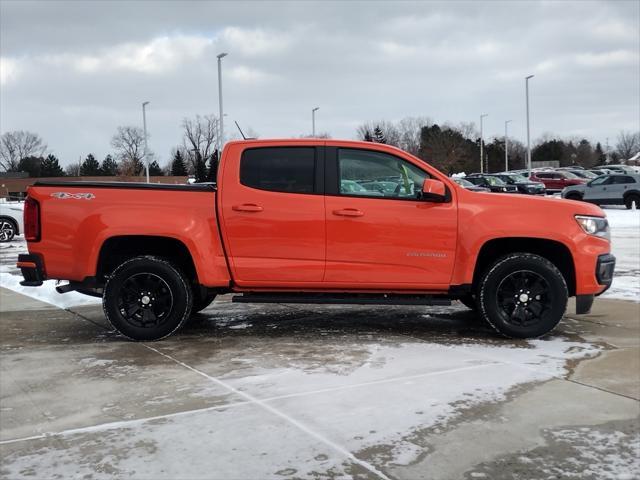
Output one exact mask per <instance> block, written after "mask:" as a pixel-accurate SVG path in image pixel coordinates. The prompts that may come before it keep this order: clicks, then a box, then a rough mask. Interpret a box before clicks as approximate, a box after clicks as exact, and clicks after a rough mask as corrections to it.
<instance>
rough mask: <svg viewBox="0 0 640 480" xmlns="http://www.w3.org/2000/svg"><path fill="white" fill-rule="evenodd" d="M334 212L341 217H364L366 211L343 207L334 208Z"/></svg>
mask: <svg viewBox="0 0 640 480" xmlns="http://www.w3.org/2000/svg"><path fill="white" fill-rule="evenodd" d="M333 214H334V215H338V216H340V217H362V216H363V215H364V212H363V211H361V210H358V209H357V208H343V209H342V210H334V211H333Z"/></svg>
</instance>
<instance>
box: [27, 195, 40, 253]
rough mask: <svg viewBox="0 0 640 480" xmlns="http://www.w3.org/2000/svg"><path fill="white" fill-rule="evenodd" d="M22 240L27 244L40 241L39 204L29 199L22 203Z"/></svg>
mask: <svg viewBox="0 0 640 480" xmlns="http://www.w3.org/2000/svg"><path fill="white" fill-rule="evenodd" d="M24 238H25V239H26V240H27V241H28V242H37V241H38V240H40V204H39V203H38V201H37V200H34V199H33V198H31V197H27V199H26V200H25V201H24Z"/></svg>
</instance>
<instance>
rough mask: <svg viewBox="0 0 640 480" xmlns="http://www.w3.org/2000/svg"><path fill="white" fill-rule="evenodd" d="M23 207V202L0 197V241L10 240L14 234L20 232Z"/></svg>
mask: <svg viewBox="0 0 640 480" xmlns="http://www.w3.org/2000/svg"><path fill="white" fill-rule="evenodd" d="M23 209H24V203H23V202H11V201H7V200H5V199H0V242H10V241H11V240H13V238H14V237H15V236H16V235H20V234H22V231H23V230H24V226H23V224H22V212H23Z"/></svg>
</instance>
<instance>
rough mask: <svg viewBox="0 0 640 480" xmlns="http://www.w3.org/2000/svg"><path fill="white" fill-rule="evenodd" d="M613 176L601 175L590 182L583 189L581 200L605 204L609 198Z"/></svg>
mask: <svg viewBox="0 0 640 480" xmlns="http://www.w3.org/2000/svg"><path fill="white" fill-rule="evenodd" d="M612 183H613V176H612V175H603V176H601V177H598V178H595V179H593V180H591V182H589V183H588V184H587V186H586V187H585V189H584V197H582V199H583V200H588V201H592V202H594V203H597V202H605V203H606V201H607V200H608V199H609V198H610V196H611V188H612V187H613V185H612Z"/></svg>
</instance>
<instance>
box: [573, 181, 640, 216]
mask: <svg viewBox="0 0 640 480" xmlns="http://www.w3.org/2000/svg"><path fill="white" fill-rule="evenodd" d="M562 198H568V199H569V200H583V201H585V202H590V203H595V204H597V205H624V206H626V207H627V208H631V206H632V205H633V203H634V202H635V204H636V207H639V208H640V175H638V174H627V173H614V174H612V175H602V176H600V177H598V178H594V179H593V180H591V181H590V182H588V183H586V184H584V185H572V186H570V187H566V188H565V189H564V190H562Z"/></svg>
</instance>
